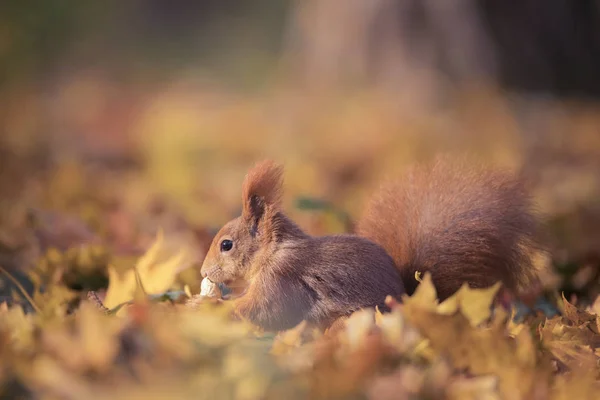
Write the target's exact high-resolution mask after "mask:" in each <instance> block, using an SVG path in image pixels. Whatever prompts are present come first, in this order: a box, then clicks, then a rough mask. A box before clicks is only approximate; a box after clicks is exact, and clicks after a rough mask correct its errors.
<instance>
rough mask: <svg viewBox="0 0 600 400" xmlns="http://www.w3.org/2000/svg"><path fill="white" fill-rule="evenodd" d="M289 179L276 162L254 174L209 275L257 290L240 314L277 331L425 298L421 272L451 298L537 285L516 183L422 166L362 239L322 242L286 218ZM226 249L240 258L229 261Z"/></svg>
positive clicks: (208, 265)
mask: <svg viewBox="0 0 600 400" xmlns="http://www.w3.org/2000/svg"><path fill="white" fill-rule="evenodd" d="M282 172H283V170H282V168H281V167H280V166H279V165H276V164H274V163H273V162H271V161H264V162H262V163H259V164H257V165H256V166H255V167H254V168H253V169H251V170H250V171H249V172H248V175H247V176H246V179H245V181H244V184H243V190H242V194H243V197H242V202H243V211H242V215H241V216H240V217H238V218H236V219H234V220H232V221H230V222H228V223H227V224H226V225H225V226H224V227H223V228H221V230H220V231H219V233H217V235H216V236H215V238H214V240H213V242H212V244H211V247H210V249H209V251H208V253H207V256H206V259H205V260H204V263H203V266H202V275H203V276H208V277H209V279H211V280H212V281H214V282H226V283H231V282H239V281H244V282H246V284H247V285H248V287H247V290H246V293H245V294H243V295H242V296H241V297H239V298H238V299H237V300H235V301H236V309H237V312H238V313H239V314H240V315H241V316H242V317H245V318H247V319H249V320H250V321H251V322H253V323H254V324H256V325H258V326H260V327H262V328H264V329H266V330H273V331H278V330H284V329H289V328H292V327H294V326H295V325H297V324H298V323H300V322H301V321H302V320H306V321H307V322H308V323H309V324H311V325H314V326H319V327H322V328H326V327H328V326H330V325H331V324H332V323H333V322H334V321H335V320H340V318H342V319H343V317H345V316H347V315H349V314H351V313H352V312H354V311H356V310H358V309H361V308H365V307H374V306H379V307H380V308H381V309H383V310H385V309H386V306H385V303H384V301H385V298H386V296H388V295H391V296H393V297H395V298H399V296H400V295H401V294H403V293H404V292H405V287H404V285H405V284H407V286H408V291H409V292H412V291H413V290H414V287H415V281H414V278H413V275H414V271H416V270H419V271H430V272H432V274H433V279H434V283H435V284H436V287H437V288H438V290H439V293H440V296H441V297H446V296H448V295H450V294H451V293H452V292H454V291H455V290H457V289H458V288H459V287H460V285H461V284H462V282H469V284H471V286H474V287H484V286H489V285H492V284H493V283H495V282H496V281H498V280H501V281H503V282H504V283H505V284H506V285H507V286H508V287H509V288H512V287H514V286H515V285H516V284H517V283H518V282H520V281H521V279H522V278H523V277H526V276H528V275H530V273H529V269H528V268H529V264H528V259H527V255H526V252H525V251H524V250H522V248H521V246H523V245H527V244H528V243H529V242H531V237H532V233H533V230H534V228H533V227H534V220H533V218H532V217H531V215H530V214H529V202H528V198H527V196H526V194H525V192H524V190H523V188H522V187H521V185H520V184H519V183H518V181H516V180H514V179H513V178H512V177H511V176H510V175H508V174H505V173H502V172H492V171H485V170H473V169H469V168H464V167H459V166H454V165H450V164H444V163H441V162H438V163H437V164H435V165H434V166H433V167H432V168H430V169H427V168H421V169H419V168H417V169H415V170H413V171H412V172H411V173H410V174H407V175H406V176H405V178H404V179H401V180H400V181H397V182H395V183H393V184H391V185H388V186H385V187H384V188H382V189H381V191H380V192H379V193H378V194H376V196H375V197H374V198H373V200H372V201H371V203H370V205H369V206H368V207H367V211H366V213H365V216H364V217H363V219H362V220H361V221H360V222H359V226H358V233H359V235H335V236H323V237H313V236H310V235H307V234H306V233H304V232H303V231H302V230H301V229H300V228H299V227H298V226H297V225H296V224H294V223H293V222H292V221H291V220H289V219H288V218H287V217H286V216H285V215H284V214H283V213H282V212H281V210H280V207H281V194H282V185H283V182H282ZM360 235H362V236H360ZM363 236H364V237H363ZM223 239H230V240H232V241H233V242H234V246H233V248H232V249H231V251H226V252H222V251H221V249H220V243H221V241H222V240H223ZM403 281H404V283H403Z"/></svg>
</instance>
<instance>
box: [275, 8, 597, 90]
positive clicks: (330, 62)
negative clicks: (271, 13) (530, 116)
mask: <svg viewBox="0 0 600 400" xmlns="http://www.w3.org/2000/svg"><path fill="white" fill-rule="evenodd" d="M285 57H286V58H285V61H286V65H287V67H288V68H289V71H291V72H292V74H294V76H295V77H297V78H298V79H299V82H303V83H305V84H307V85H315V86H319V87H324V86H331V85H339V84H347V83H352V84H355V83H357V82H359V83H365V82H366V83H369V84H375V85H378V86H382V87H385V88H389V89H391V90H392V91H394V90H404V91H407V90H408V91H411V90H412V91H415V92H422V91H425V92H430V93H431V94H433V95H438V94H440V93H443V92H444V89H445V88H448V87H449V86H448V85H461V84H463V83H471V82H480V81H489V82H493V83H495V84H499V85H501V86H504V87H505V88H508V89H511V90H515V91H518V92H530V93H535V94H551V95H556V96H561V97H565V96H568V97H571V96H574V97H592V98H597V97H600V74H599V73H598V71H600V1H598V0H577V1H572V0H519V1H507V0H443V1H442V0H369V1H365V0H343V1H342V0H302V1H296V2H295V8H294V9H293V11H292V20H291V23H290V25H289V31H288V38H287V42H286V45H285Z"/></svg>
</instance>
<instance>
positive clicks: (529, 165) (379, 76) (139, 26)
mask: <svg viewBox="0 0 600 400" xmlns="http://www.w3.org/2000/svg"><path fill="white" fill-rule="evenodd" d="M599 72H600V3H599V2H598V1H594V0H580V1H576V2H574V1H568V0H545V1H543V2H542V1H533V0H532V1H490V0H479V1H477V0H446V1H436V0H428V1H424V0H369V1H364V0H363V1H361V0H344V1H341V0H337V1H336V0H303V1H292V0H254V1H252V2H242V1H233V0H218V1H217V0H203V1H192V0H181V1H178V2H165V1H157V0H146V1H135V0H133V1H128V2H118V1H103V2H97V1H91V0H52V1H35V0H4V1H2V2H1V3H0V265H3V266H5V267H6V268H7V269H10V270H13V271H18V270H21V269H26V268H29V267H31V266H32V265H35V263H36V262H37V260H38V259H39V256H40V255H44V254H47V253H48V251H50V250H51V249H52V251H54V250H58V251H67V249H69V248H72V247H73V246H76V245H77V244H81V243H86V244H87V243H99V244H101V245H102V246H104V247H106V248H108V249H110V252H111V254H118V255H121V256H123V257H126V256H130V255H136V254H139V253H140V252H141V251H143V249H145V248H146V247H147V245H148V243H149V242H150V241H151V240H152V239H153V238H154V235H155V233H156V229H157V227H158V226H161V227H163V229H164V230H165V231H166V232H167V233H168V235H166V236H167V237H169V238H172V239H173V240H174V241H176V242H177V243H184V242H185V243H188V244H190V246H191V248H194V249H196V252H197V253H196V259H197V260H199V262H201V260H202V258H203V251H204V250H205V248H206V246H207V245H208V244H209V243H210V239H211V235H212V234H213V232H214V229H216V228H218V227H219V226H220V225H221V224H222V223H224V222H225V221H227V220H228V219H230V218H231V217H233V216H235V215H237V214H238V212H239V207H240V188H241V181H242V179H243V176H244V174H245V172H246V170H247V169H248V167H249V166H250V165H251V164H252V163H254V162H255V161H256V160H258V159H261V158H263V157H271V158H274V159H276V160H277V161H279V162H282V163H284V164H285V167H286V190H287V191H286V197H285V201H286V209H288V210H289V213H290V214H291V215H292V216H293V218H295V219H297V220H298V221H299V222H300V223H301V225H302V226H303V227H305V228H306V229H307V230H308V231H309V232H311V233H331V232H340V231H344V230H346V229H347V228H348V223H347V221H346V217H345V216H346V215H349V216H350V218H356V217H357V216H358V213H359V211H360V207H361V206H362V205H363V204H364V201H365V196H367V195H368V193H369V192H370V191H372V190H373V188H374V187H375V186H376V185H377V184H378V183H379V182H380V181H381V179H383V178H385V177H389V176H393V175H394V173H397V172H400V171H401V169H402V168H403V167H404V166H406V165H410V164H412V163H414V162H415V161H420V160H427V159H429V158H431V157H433V156H434V155H435V154H437V153H440V152H443V153H455V154H456V155H457V156H463V155H464V154H467V155H468V156H469V157H472V158H473V159H474V160H479V161H484V162H486V163H493V164H496V165H501V166H504V167H507V168H512V169H514V170H518V171H521V172H522V173H523V174H525V175H526V176H527V177H528V178H529V179H530V180H531V182H532V185H533V190H534V193H535V196H536V199H537V200H538V204H539V208H540V212H541V213H542V214H543V216H544V220H545V222H547V224H548V226H549V227H550V230H549V232H550V233H551V235H550V236H551V238H550V240H551V242H552V244H553V246H554V250H555V253H554V254H555V257H556V262H557V263H562V264H564V265H566V264H569V263H574V264H576V265H577V266H578V267H577V271H579V270H581V269H585V268H587V269H585V273H582V274H583V278H580V281H579V282H580V283H579V285H580V286H581V285H587V284H590V283H593V282H597V280H598V262H597V260H598V256H597V253H596V252H597V249H598V246H599V245H600V225H599V223H600V202H599V194H600V104H599V103H600V73H599ZM303 197H309V198H311V199H313V201H306V199H305V201H299V199H301V198H303ZM319 202H325V203H324V204H325V205H322V204H321V203H319ZM319 204H321V206H320V207H319ZM327 204H329V205H332V207H333V208H331V207H329V206H327ZM315 205H316V206H317V207H316V208H318V210H314V209H313V210H311V207H312V208H315ZM332 209H333V210H334V211H335V212H333V213H332V212H329V211H331V210H332ZM340 215H341V216H343V217H342V218H339V217H340ZM102 260H104V259H102ZM102 260H101V261H97V263H96V264H94V265H96V266H98V265H100V266H104V265H105V262H106V261H102ZM115 262H116V261H115ZM92 264H93V263H92ZM99 268H100V267H99ZM100 270H102V271H103V269H102V268H100ZM191 271H195V270H194V269H192V270H191ZM189 274H191V275H189V276H188V278H187V279H188V280H189V281H190V282H193V281H194V279H197V276H195V275H193V274H194V272H189ZM586 274H587V275H586ZM103 282H104V284H105V281H103ZM581 282H583V283H581ZM98 285H102V284H98Z"/></svg>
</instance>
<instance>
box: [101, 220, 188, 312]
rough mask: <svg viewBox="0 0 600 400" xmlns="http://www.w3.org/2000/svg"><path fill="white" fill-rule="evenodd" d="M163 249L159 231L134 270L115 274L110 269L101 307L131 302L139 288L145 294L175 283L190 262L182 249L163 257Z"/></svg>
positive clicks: (164, 288) (112, 268)
mask: <svg viewBox="0 0 600 400" xmlns="http://www.w3.org/2000/svg"><path fill="white" fill-rule="evenodd" d="M164 247H165V245H164V235H163V233H162V231H160V230H159V231H158V233H157V237H156V240H155V241H154V243H153V244H152V246H151V247H150V248H149V249H148V251H147V252H146V253H145V254H144V255H143V256H142V257H141V258H140V259H139V260H138V261H137V263H136V265H135V266H134V268H133V269H130V270H128V271H126V272H125V273H118V272H117V270H116V269H115V268H114V267H113V266H109V268H108V275H109V285H108V290H107V292H106V297H105V299H104V302H103V303H104V306H105V307H107V308H109V309H112V308H114V307H116V306H118V305H120V304H123V303H125V302H127V301H130V300H132V299H133V298H134V297H135V296H136V291H138V290H140V289H143V292H144V294H158V293H162V292H165V291H167V290H168V289H169V288H170V287H171V286H172V285H173V283H174V282H175V278H176V276H177V274H178V273H179V271H180V270H182V269H183V268H185V267H187V266H188V265H189V260H187V253H186V251H185V249H183V250H180V251H179V252H178V253H176V254H174V255H172V254H168V255H167V257H165V255H164V253H165V248H164ZM137 293H139V292H137Z"/></svg>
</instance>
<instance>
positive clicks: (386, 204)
mask: <svg viewBox="0 0 600 400" xmlns="http://www.w3.org/2000/svg"><path fill="white" fill-rule="evenodd" d="M357 233H358V234H359V235H362V236H365V237H367V238H369V239H371V240H373V241H375V242H376V243H378V244H379V245H380V246H382V247H383V248H384V249H385V250H386V251H387V252H388V253H389V254H390V255H391V256H392V257H393V259H394V261H395V262H396V265H397V266H398V268H399V269H400V271H401V274H402V279H403V281H404V285H405V287H406V290H407V292H408V293H409V294H412V293H413V291H414V290H415V288H416V286H417V284H418V282H417V281H416V280H415V272H416V271H420V272H423V273H424V272H426V271H429V272H430V273H431V276H432V279H433V283H434V284H435V286H436V289H437V292H438V297H439V298H440V300H443V299H445V298H447V297H449V296H451V295H452V294H453V293H455V292H456V291H457V290H458V289H459V288H460V286H461V285H462V284H463V282H467V283H468V284H469V285H470V286H471V287H479V288H481V287H489V286H491V285H493V284H494V283H496V282H497V281H502V282H503V284H504V286H505V287H507V288H508V289H511V290H517V289H518V288H519V287H520V286H521V285H522V284H525V283H528V282H531V280H532V279H534V277H535V271H534V268H533V267H532V265H531V258H530V254H531V253H530V251H529V250H531V249H532V248H533V247H532V246H535V247H537V245H536V240H535V238H536V234H537V223H536V218H535V217H534V215H533V211H532V202H531V199H530V197H529V195H528V193H527V191H526V189H525V187H524V185H523V184H522V182H521V181H520V180H519V179H518V178H517V177H516V176H514V175H512V174H511V173H509V172H506V171H500V170H492V169H487V168H483V167H474V166H473V165H472V164H464V163H456V162H450V161H449V160H447V159H441V158H440V159H437V160H436V161H435V162H434V163H432V164H429V165H424V166H416V167H414V168H412V169H410V170H409V171H408V172H407V173H406V174H405V175H403V176H402V177H401V178H399V179H397V180H395V181H393V182H389V183H388V184H386V185H384V186H383V187H381V189H380V190H379V191H378V193H376V194H375V195H374V196H373V197H372V199H371V200H370V202H369V204H368V205H367V208H366V211H365V214H364V215H363V217H362V219H361V220H360V221H359V223H358V226H357Z"/></svg>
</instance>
